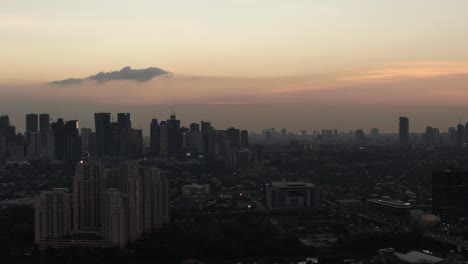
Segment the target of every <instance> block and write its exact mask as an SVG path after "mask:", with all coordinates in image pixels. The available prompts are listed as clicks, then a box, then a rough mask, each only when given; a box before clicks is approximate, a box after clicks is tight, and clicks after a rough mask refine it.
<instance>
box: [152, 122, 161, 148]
mask: <svg viewBox="0 0 468 264" xmlns="http://www.w3.org/2000/svg"><path fill="white" fill-rule="evenodd" d="M160 148H161V138H160V131H159V122H158V120H157V119H153V120H151V123H150V150H151V155H153V156H159V154H160V153H159V152H160Z"/></svg>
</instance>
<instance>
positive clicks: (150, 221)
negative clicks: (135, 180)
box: [139, 167, 169, 232]
mask: <svg viewBox="0 0 468 264" xmlns="http://www.w3.org/2000/svg"><path fill="white" fill-rule="evenodd" d="M139 175H140V177H141V186H142V188H141V192H140V195H141V209H140V212H141V218H140V221H141V222H140V226H141V231H142V232H147V231H150V230H152V229H155V228H159V227H161V226H162V225H163V224H166V223H169V187H168V182H167V177H166V174H165V173H164V172H161V171H160V170H159V169H157V168H154V167H141V168H140V169H139Z"/></svg>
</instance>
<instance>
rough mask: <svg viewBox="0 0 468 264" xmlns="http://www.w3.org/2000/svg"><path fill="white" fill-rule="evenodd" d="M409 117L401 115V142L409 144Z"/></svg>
mask: <svg viewBox="0 0 468 264" xmlns="http://www.w3.org/2000/svg"><path fill="white" fill-rule="evenodd" d="M409 143H410V142H409V119H408V118H407V117H402V116H401V117H400V144H401V145H404V146H406V145H409Z"/></svg>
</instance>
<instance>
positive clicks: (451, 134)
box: [448, 127, 457, 147]
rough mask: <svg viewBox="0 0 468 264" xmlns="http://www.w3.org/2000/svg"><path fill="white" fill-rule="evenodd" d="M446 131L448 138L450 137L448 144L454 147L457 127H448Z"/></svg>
mask: <svg viewBox="0 0 468 264" xmlns="http://www.w3.org/2000/svg"><path fill="white" fill-rule="evenodd" d="M448 133H449V138H450V146H452V147H456V146H457V128H455V127H449V129H448Z"/></svg>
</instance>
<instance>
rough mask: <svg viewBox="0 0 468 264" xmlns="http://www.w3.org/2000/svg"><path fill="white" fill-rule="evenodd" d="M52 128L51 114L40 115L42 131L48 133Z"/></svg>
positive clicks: (40, 128)
mask: <svg viewBox="0 0 468 264" xmlns="http://www.w3.org/2000/svg"><path fill="white" fill-rule="evenodd" d="M49 130H50V116H49V114H40V115H39V131H40V132H41V133H47V132H49Z"/></svg>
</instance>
